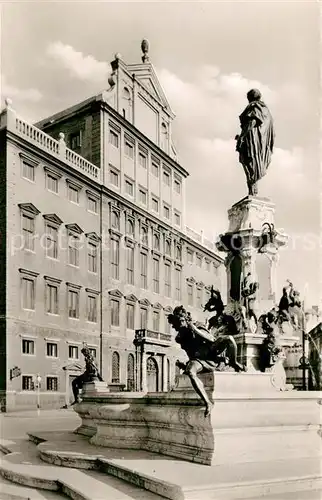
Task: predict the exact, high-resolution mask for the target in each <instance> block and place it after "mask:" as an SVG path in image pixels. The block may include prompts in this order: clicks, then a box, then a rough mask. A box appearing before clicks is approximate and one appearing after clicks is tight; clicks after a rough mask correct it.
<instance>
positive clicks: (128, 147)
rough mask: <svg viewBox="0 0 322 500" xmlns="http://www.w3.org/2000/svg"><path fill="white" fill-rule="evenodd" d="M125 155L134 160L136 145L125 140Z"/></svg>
mask: <svg viewBox="0 0 322 500" xmlns="http://www.w3.org/2000/svg"><path fill="white" fill-rule="evenodd" d="M124 153H125V156H128V157H129V158H131V160H133V158H134V145H133V144H132V143H131V142H129V141H127V140H125V143H124Z"/></svg>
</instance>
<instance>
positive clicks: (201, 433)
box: [74, 372, 321, 465]
mask: <svg viewBox="0 0 322 500" xmlns="http://www.w3.org/2000/svg"><path fill="white" fill-rule="evenodd" d="M200 378H201V379H202V380H203V382H204V384H205V387H206V390H207V391H208V394H209V396H210V398H211V400H212V401H213V403H214V407H213V410H212V412H211V416H210V417H207V418H205V417H204V407H203V406H202V405H201V402H200V400H199V398H198V397H197V396H196V394H195V392H194V390H193V389H192V387H191V384H190V380H189V379H188V378H187V377H186V376H181V377H180V378H179V385H178V387H177V388H176V389H175V390H173V391H171V392H169V393H163V394H162V393H154V394H151V393H150V394H146V395H142V394H138V393H132V394H131V393H127V394H126V393H119V394H107V395H106V396H104V397H101V396H100V397H99V398H95V397H93V396H91V397H90V398H87V397H86V394H85V397H84V399H83V402H82V403H81V404H78V405H76V406H75V407H74V408H75V411H76V412H77V413H78V414H79V416H80V417H81V418H82V425H81V426H80V427H79V428H78V429H77V432H78V433H79V434H86V435H89V434H90V433H89V429H91V435H92V438H91V440H90V442H91V443H92V444H95V445H99V446H108V447H113V448H123V449H143V450H148V451H152V452H156V453H161V454H164V455H169V456H172V457H176V458H180V459H184V460H188V461H190V462H195V463H199V464H204V465H220V464H232V463H245V462H258V461H270V460H277V459H291V458H300V457H318V456H320V454H321V441H320V436H319V434H318V432H319V429H320V408H321V407H320V405H319V400H320V398H321V393H303V392H295V391H294V392H292V391H291V392H280V391H277V390H276V388H275V387H274V383H273V380H272V375H271V374H268V373H240V374H238V373H229V372H228V373H218V372H215V373H210V374H206V375H201V376H200Z"/></svg>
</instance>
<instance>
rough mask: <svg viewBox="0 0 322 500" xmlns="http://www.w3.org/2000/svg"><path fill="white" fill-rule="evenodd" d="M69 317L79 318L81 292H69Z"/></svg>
mask: <svg viewBox="0 0 322 500" xmlns="http://www.w3.org/2000/svg"><path fill="white" fill-rule="evenodd" d="M68 316H69V318H76V319H77V318H79V291H78V290H68Z"/></svg>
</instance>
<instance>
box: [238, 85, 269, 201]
mask: <svg viewBox="0 0 322 500" xmlns="http://www.w3.org/2000/svg"><path fill="white" fill-rule="evenodd" d="M261 97H262V96H261V93H260V91H259V90H257V89H252V90H250V91H249V92H248V93H247V99H248V101H249V104H248V106H247V107H246V108H245V110H244V111H243V112H242V114H241V115H240V117H239V120H240V126H241V133H240V135H237V136H236V137H235V139H236V140H237V143H236V151H238V153H239V161H240V163H241V164H242V165H243V167H244V170H245V174H246V179H247V186H248V194H249V195H251V196H256V195H257V194H258V185H257V183H258V181H259V180H260V179H261V178H262V177H264V175H265V174H266V172H267V168H268V166H269V164H270V162H271V156H272V153H273V148H274V126H273V118H272V115H271V113H270V111H269V109H268V107H267V106H266V104H264V102H263V101H262V100H261Z"/></svg>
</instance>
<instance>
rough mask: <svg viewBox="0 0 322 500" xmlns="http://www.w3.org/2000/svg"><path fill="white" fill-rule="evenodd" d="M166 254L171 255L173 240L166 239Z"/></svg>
mask: <svg viewBox="0 0 322 500" xmlns="http://www.w3.org/2000/svg"><path fill="white" fill-rule="evenodd" d="M165 254H166V255H171V241H170V240H166V241H165Z"/></svg>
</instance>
